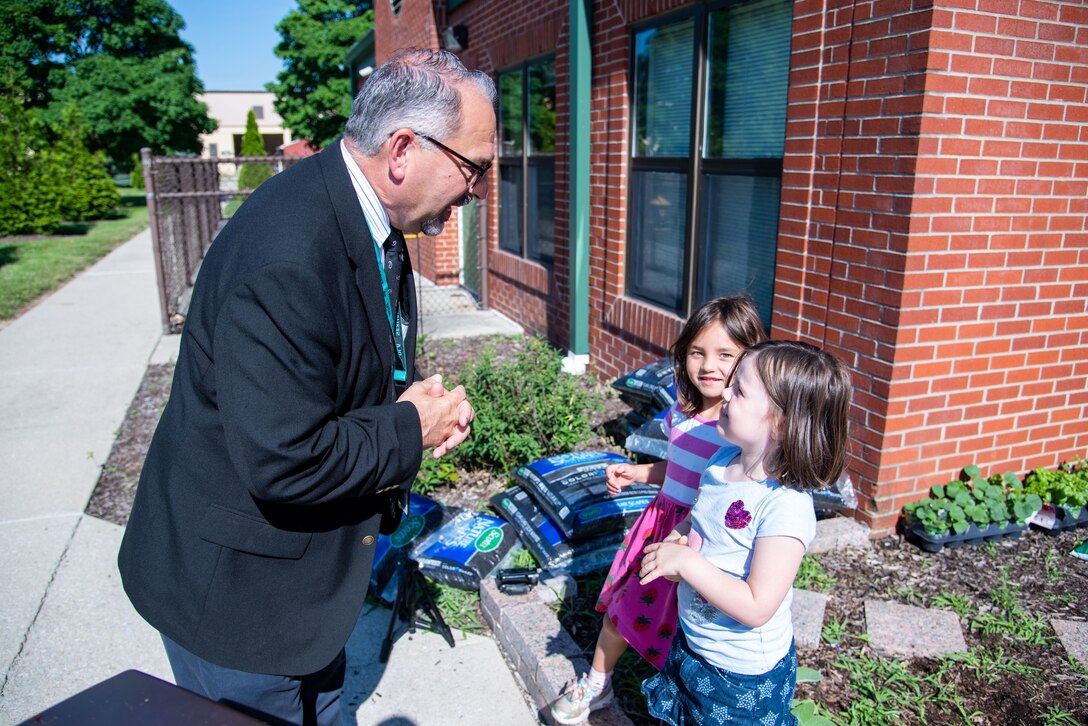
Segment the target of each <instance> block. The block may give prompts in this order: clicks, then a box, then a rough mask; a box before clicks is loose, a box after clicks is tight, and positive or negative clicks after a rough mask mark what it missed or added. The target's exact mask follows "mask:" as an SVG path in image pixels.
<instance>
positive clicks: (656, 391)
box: [612, 359, 676, 418]
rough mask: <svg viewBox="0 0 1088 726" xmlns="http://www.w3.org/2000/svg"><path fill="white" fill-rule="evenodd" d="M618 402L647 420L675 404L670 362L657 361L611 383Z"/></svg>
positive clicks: (666, 360)
mask: <svg viewBox="0 0 1088 726" xmlns="http://www.w3.org/2000/svg"><path fill="white" fill-rule="evenodd" d="M612 387H613V388H615V389H616V390H617V391H619V392H620V400H622V401H623V402H624V403H626V404H627V405H628V406H630V407H631V408H633V409H634V410H635V411H637V412H639V413H640V414H642V415H643V416H646V417H647V418H651V417H653V416H654V415H655V414H657V413H658V412H660V411H661V410H663V409H667V408H668V407H669V406H671V405H673V404H674V403H676V389H675V388H674V387H673V372H672V361H671V360H668V359H665V360H658V361H654V362H653V363H647V364H646V365H644V366H642V367H641V368H636V369H635V370H633V371H631V372H630V373H628V374H626V375H623V376H620V377H619V378H617V379H616V380H615V381H613V382H612Z"/></svg>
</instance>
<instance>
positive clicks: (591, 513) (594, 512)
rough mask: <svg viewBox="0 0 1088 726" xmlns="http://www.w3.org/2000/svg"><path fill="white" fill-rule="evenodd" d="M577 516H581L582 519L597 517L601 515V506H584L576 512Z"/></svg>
mask: <svg viewBox="0 0 1088 726" xmlns="http://www.w3.org/2000/svg"><path fill="white" fill-rule="evenodd" d="M578 516H579V517H581V518H582V519H583V520H590V519H596V518H597V517H599V516H601V508H600V507H586V508H585V509H583V510H582V511H580V512H578Z"/></svg>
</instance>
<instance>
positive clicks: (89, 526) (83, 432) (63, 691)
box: [0, 231, 538, 726]
mask: <svg viewBox="0 0 1088 726" xmlns="http://www.w3.org/2000/svg"><path fill="white" fill-rule="evenodd" d="M472 329H473V332H471V333H467V334H487V333H489V332H498V331H492V330H490V329H488V328H487V327H486V326H484V327H473V328H472ZM502 332H507V331H506V330H503V331H502ZM176 346H177V337H176V336H173V337H167V338H163V337H162V336H161V326H160V322H159V305H158V298H157V291H156V287H155V270H154V262H153V259H152V255H151V237H150V233H149V232H146V231H145V232H143V233H141V234H139V235H137V236H136V237H135V238H133V239H132V240H131V241H129V242H128V243H126V244H124V245H122V246H121V247H119V248H118V249H117V250H115V251H114V252H113V253H111V254H110V255H108V256H107V257H105V258H104V259H102V260H101V261H100V262H99V263H98V264H96V265H94V266H93V267H91V268H90V269H88V270H87V271H85V272H84V273H82V274H81V275H79V276H78V277H77V278H75V279H74V280H72V281H71V282H70V283H68V284H67V285H65V286H64V287H63V288H61V289H60V290H58V291H57V292H56V293H54V294H53V295H51V296H50V297H49V298H47V299H45V300H43V301H42V302H41V303H40V304H38V305H37V306H36V307H34V308H33V309H31V310H30V311H28V312H27V313H25V314H24V315H23V316H22V317H20V318H19V319H18V320H15V321H14V322H12V323H11V324H10V325H8V326H7V327H6V328H4V329H3V330H0V472H2V473H0V498H2V499H0V501H2V502H3V504H0V582H2V583H3V585H2V586H0V667H2V669H3V676H2V681H0V726H3V725H6V724H16V723H20V722H21V721H23V720H24V719H28V718H30V717H32V716H33V715H34V714H36V713H38V712H39V711H41V710H43V709H45V708H47V707H49V706H51V705H53V704H54V703H56V702H58V701H60V700H63V699H65V698H67V697H69V696H71V695H74V694H75V693H78V692H79V691H81V690H83V689H85V688H88V687H90V686H92V685H94V684H95V683H98V682H100V681H102V680H104V679H106V678H109V677H110V676H113V675H115V674H117V673H120V672H121V671H124V670H127V669H130V668H135V669H137V670H141V671H144V672H145V673H149V674H151V675H154V676H158V677H160V678H163V679H164V680H172V678H171V674H170V668H169V666H168V664H167V662H166V657H165V654H164V653H163V649H162V644H161V643H160V641H159V639H158V635H157V633H156V632H155V631H154V630H153V629H152V628H151V627H150V626H148V625H147V624H146V623H145V622H144V621H143V620H142V619H141V618H140V617H139V616H138V615H137V614H136V612H135V611H134V610H133V609H132V607H131V606H130V605H129V602H128V599H127V597H126V596H125V594H124V592H123V590H122V588H121V584H120V578H119V576H118V573H117V566H116V555H117V548H118V545H119V544H120V541H121V535H122V531H123V530H122V528H121V527H118V526H116V525H114V524H111V523H108V522H104V521H102V520H98V519H95V518H93V517H88V516H86V515H84V514H83V510H84V508H85V506H86V504H87V501H88V500H89V498H90V496H91V493H92V492H93V490H94V486H95V483H96V482H97V480H98V475H99V473H100V469H101V466H102V464H103V462H105V460H106V458H107V456H108V455H109V451H110V447H111V445H112V443H113V439H114V437H115V436H116V433H117V430H118V429H119V427H120V425H121V422H122V421H123V419H124V416H125V411H126V409H127V407H128V406H129V404H130V402H131V400H132V398H133V396H134V395H135V393H136V390H137V388H138V387H139V384H140V381H141V379H142V377H143V375H144V372H145V370H146V368H147V365H148V363H149V362H151V361H152V360H160V359H162V358H164V357H168V356H170V355H171V354H172V353H173V351H176ZM388 616H389V613H388V611H385V610H377V611H373V612H370V611H369V608H367V609H364V617H363V618H361V619H360V624H359V626H358V627H357V628H356V632H355V634H354V635H353V637H352V642H351V644H350V646H349V652H348V658H349V668H348V671H349V682H348V684H347V685H346V687H345V695H347V694H348V693H349V692H350V693H351V694H352V697H353V700H354V701H355V702H357V703H359V704H360V706H359V708H358V711H357V714H356V716H357V720H358V723H378V722H381V723H386V724H393V723H396V724H403V725H405V726H407V725H409V724H427V725H428V726H429V725H430V724H469V723H472V724H475V723H503V724H535V723H538V719H537V716H536V713H535V712H534V709H533V708H532V707H530V705H529V704H528V703H527V702H526V700H525V697H524V695H523V691H522V688H521V686H520V684H519V682H518V680H517V678H516V677H515V676H514V675H513V673H512V672H511V670H510V668H509V667H508V665H507V663H506V661H505V660H504V659H503V655H502V652H501V650H500V648H499V645H498V644H497V643H496V641H495V640H494V639H493V638H492V637H489V636H464V637H462V636H461V634H460V633H455V635H456V636H457V645H456V647H455V648H452V649H451V648H449V647H448V646H447V645H446V644H445V642H444V641H443V640H442V639H441V638H440V636H438V635H435V634H433V633H428V632H422V631H417V633H416V634H414V635H408V634H404V635H402V636H400V638H399V639H398V640H397V642H396V645H395V647H394V648H393V653H392V657H391V658H390V660H389V663H387V664H381V663H379V662H378V658H377V653H378V647H379V645H380V642H381V639H382V638H384V636H385V632H386V627H387V624H388Z"/></svg>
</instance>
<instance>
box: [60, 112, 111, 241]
mask: <svg viewBox="0 0 1088 726" xmlns="http://www.w3.org/2000/svg"><path fill="white" fill-rule="evenodd" d="M54 132H55V133H56V135H57V138H56V141H54V142H53V145H52V146H51V147H50V148H49V149H48V150H47V151H46V152H45V153H44V154H43V155H44V156H45V158H46V159H47V161H48V165H49V171H50V175H51V177H52V183H53V184H54V185H55V188H56V189H57V193H58V197H59V199H60V213H61V216H62V217H63V218H64V219H69V220H75V221H82V220H85V219H100V218H101V217H103V216H105V215H106V214H107V213H109V212H111V211H113V210H114V209H116V207H117V205H118V204H120V203H121V194H120V192H118V191H117V185H116V184H114V183H113V179H112V178H110V175H109V173H108V172H107V171H106V156H105V154H103V153H102V152H98V153H92V152H90V151H88V150H87V147H86V146H85V145H84V135H85V131H84V129H83V126H82V124H80V122H79V113H78V111H76V108H75V106H69V107H68V108H67V109H65V111H64V114H63V116H62V121H61V123H60V125H58V126H56V127H54Z"/></svg>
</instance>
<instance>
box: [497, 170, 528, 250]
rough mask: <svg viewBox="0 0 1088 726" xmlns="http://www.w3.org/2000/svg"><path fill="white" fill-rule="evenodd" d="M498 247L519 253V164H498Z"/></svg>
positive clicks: (520, 199) (520, 202)
mask: <svg viewBox="0 0 1088 726" xmlns="http://www.w3.org/2000/svg"><path fill="white" fill-rule="evenodd" d="M499 178H500V182H499V248H500V249H503V250H506V251H507V252H512V253H514V254H515V255H520V254H521V205H522V195H521V165H520V164H501V165H500V166H499Z"/></svg>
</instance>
